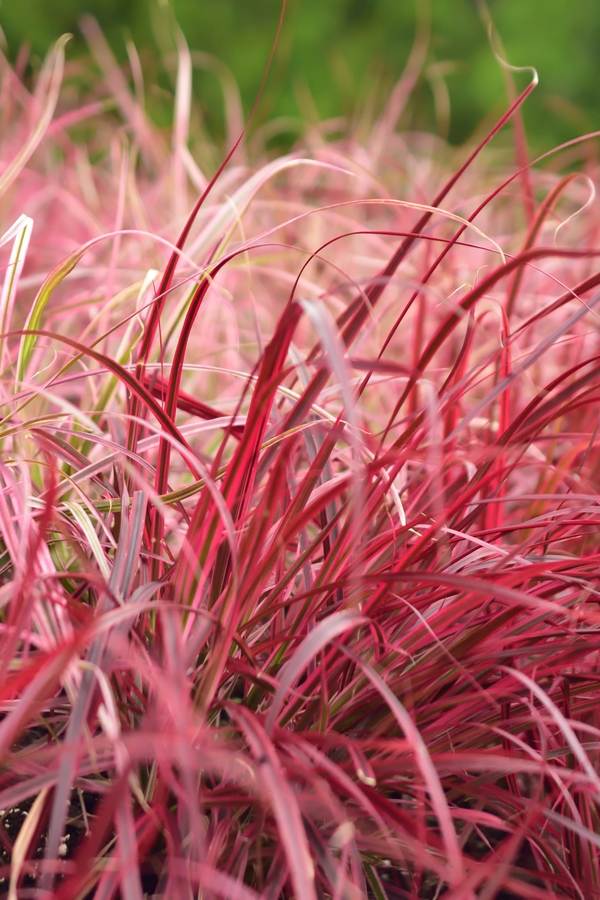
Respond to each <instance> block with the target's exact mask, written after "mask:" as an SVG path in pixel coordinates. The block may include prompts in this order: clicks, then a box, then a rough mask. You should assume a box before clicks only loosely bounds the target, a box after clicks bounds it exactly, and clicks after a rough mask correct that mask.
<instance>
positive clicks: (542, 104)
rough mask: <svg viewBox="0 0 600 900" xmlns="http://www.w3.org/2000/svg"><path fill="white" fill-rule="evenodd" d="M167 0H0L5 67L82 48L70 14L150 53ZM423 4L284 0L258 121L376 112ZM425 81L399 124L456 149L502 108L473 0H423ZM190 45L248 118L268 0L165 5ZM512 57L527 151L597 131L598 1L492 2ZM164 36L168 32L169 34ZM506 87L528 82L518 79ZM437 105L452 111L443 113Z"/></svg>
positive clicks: (211, 90)
mask: <svg viewBox="0 0 600 900" xmlns="http://www.w3.org/2000/svg"><path fill="white" fill-rule="evenodd" d="M167 2H168V0H1V5H0V24H1V26H2V29H3V31H4V34H5V37H6V42H7V47H8V51H7V52H8V55H9V57H10V58H12V59H14V58H15V57H16V54H17V52H18V49H19V47H20V46H21V44H23V43H24V42H28V43H29V44H30V46H31V49H32V52H33V58H34V62H35V58H36V57H40V58H41V57H42V56H43V55H44V54H45V52H46V50H47V49H48V47H49V45H50V44H51V43H52V41H53V40H55V39H56V37H58V36H59V35H60V34H62V33H63V32H65V31H71V32H73V33H74V34H75V36H76V39H75V41H74V42H73V43H72V44H71V46H70V50H69V52H70V54H71V55H75V54H77V53H82V52H85V42H84V40H83V38H82V37H81V35H80V34H79V33H78V24H77V23H78V20H79V17H80V16H81V15H82V14H83V13H85V12H87V13H91V14H92V15H93V16H95V17H96V18H97V20H98V21H99V23H100V25H101V26H102V28H103V30H104V32H105V34H106V36H107V37H108V39H109V41H110V43H111V45H112V47H113V49H114V50H115V53H116V54H117V56H118V57H119V58H120V59H121V60H124V59H126V49H125V41H126V39H127V38H129V39H132V40H133V41H134V42H135V44H136V46H137V47H138V49H139V50H140V51H141V52H142V60H143V61H144V60H146V61H147V60H148V59H151V58H152V55H151V54H152V51H151V49H150V48H152V47H154V48H155V49H156V47H157V44H160V43H161V40H162V38H163V37H164V32H165V21H166V19H167V18H168V15H167V13H166V11H165V9H164V8H163V10H162V13H161V12H160V10H159V7H160V6H161V4H162V6H163V7H164V6H165V4H166V3H167ZM428 5H429V4H427V3H426V0H289V2H288V8H287V13H286V17H285V21H284V26H283V30H282V34H281V38H280V41H279V45H278V49H277V53H276V57H275V62H274V66H273V69H272V71H271V75H270V77H269V81H268V85H267V89H266V92H265V96H264V98H263V101H262V102H261V107H260V111H259V115H258V122H259V123H260V121H264V120H265V119H266V118H269V117H271V116H273V115H295V116H297V115H298V114H300V115H302V116H303V117H305V118H309V119H310V118H311V117H314V118H316V117H317V116H319V117H321V118H322V117H335V116H339V115H349V114H351V113H352V112H353V111H354V112H355V111H356V110H357V109H360V108H361V107H362V108H363V109H364V108H365V107H367V106H368V105H369V104H370V103H372V104H374V106H375V108H378V105H379V108H380V107H381V105H382V104H383V102H384V100H385V97H386V96H387V95H389V91H390V90H391V88H392V87H393V84H394V81H395V79H397V77H398V76H399V74H400V73H401V71H402V69H403V67H404V65H405V63H406V60H407V58H408V55H409V53H410V49H411V45H412V41H413V38H414V33H415V27H416V19H417V16H418V15H420V16H421V17H424V16H425V14H426V7H427V6H428ZM430 7H431V37H430V43H429V50H428V55H427V60H426V64H425V67H424V70H423V74H422V76H421V78H420V81H419V84H418V85H417V87H416V90H415V92H414V95H413V98H412V101H411V104H410V107H409V109H408V111H407V113H406V116H405V118H404V120H403V122H402V124H403V126H405V127H415V128H422V129H428V130H433V131H437V132H438V133H441V134H443V135H444V136H446V135H447V136H449V138H450V140H451V141H453V142H455V143H459V142H461V141H463V140H464V139H466V138H467V137H468V136H469V135H470V134H471V133H472V132H473V131H474V129H476V128H477V127H478V126H480V125H481V123H482V122H483V121H484V119H485V120H488V121H491V120H492V119H494V118H496V117H497V116H498V115H499V114H500V113H501V111H502V110H503V109H504V108H505V106H506V102H507V101H506V87H505V83H504V76H503V73H502V69H501V67H500V65H499V64H498V62H497V61H496V59H495V58H494V54H493V52H492V50H491V48H490V44H489V41H488V37H487V33H486V28H485V26H484V24H483V22H482V18H481V15H480V10H479V4H478V2H477V0H431V3H430ZM170 8H171V10H172V11H173V13H174V15H175V17H176V19H177V21H178V22H179V24H180V26H181V28H182V30H183V32H184V34H185V36H186V39H187V41H188V43H189V45H190V47H191V48H192V49H196V50H203V51H206V52H208V53H212V54H215V55H217V56H218V57H219V58H221V59H222V60H224V61H225V62H226V63H227V65H228V66H229V67H230V69H231V71H232V72H233V74H234V76H235V78H236V79H237V81H238V84H239V85H240V88H241V92H242V97H243V100H244V106H245V111H246V112H248V110H249V109H250V107H251V105H252V101H253V99H254V97H255V95H256V92H257V90H258V86H259V84H260V81H261V77H262V74H263V71H264V67H265V64H266V61H267V58H268V54H269V49H270V45H271V42H272V39H273V35H274V33H275V29H276V25H277V21H278V17H279V11H280V2H279V0H170ZM488 8H489V11H490V13H491V15H492V18H493V20H494V22H495V24H496V26H497V28H498V32H499V34H500V37H501V39H502V41H503V44H504V48H505V51H506V54H507V57H508V59H509V61H510V62H511V63H512V64H513V65H517V66H527V65H530V66H535V68H536V69H537V70H538V73H539V78H540V84H539V87H538V88H537V89H536V91H535V92H534V95H533V97H531V98H530V99H529V100H528V101H527V105H526V107H525V110H524V118H525V124H526V129H527V135H528V139H529V143H530V146H531V147H532V148H533V149H535V150H546V149H549V148H550V147H552V146H554V145H555V144H557V143H559V142H561V141H564V140H567V139H569V138H571V137H575V136H577V135H579V134H582V133H584V132H586V131H591V130H594V129H596V128H599V127H600V114H599V112H600V0H576V2H574V0H568V2H567V0H489V2H488ZM167 30H168V29H167ZM196 78H197V81H196V83H195V87H196V90H197V93H198V94H199V95H200V97H201V98H202V100H203V102H204V103H205V106H206V110H207V114H208V115H209V118H210V116H213V117H214V121H215V123H218V118H219V112H218V108H219V104H220V91H219V89H218V85H217V84H216V83H215V79H214V77H212V76H207V75H206V74H204V75H202V74H198V75H197V76H196ZM515 80H516V83H517V86H518V87H519V88H522V87H523V86H524V85H525V84H526V83H527V80H528V76H527V75H526V74H524V73H521V74H516V75H515ZM448 103H449V110H450V114H449V116H448Z"/></svg>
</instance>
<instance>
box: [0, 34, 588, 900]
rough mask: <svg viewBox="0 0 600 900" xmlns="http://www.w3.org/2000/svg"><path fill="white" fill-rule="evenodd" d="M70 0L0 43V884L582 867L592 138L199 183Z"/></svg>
mask: <svg viewBox="0 0 600 900" xmlns="http://www.w3.org/2000/svg"><path fill="white" fill-rule="evenodd" d="M85 28H86V34H87V37H88V39H89V41H90V44H91V46H92V49H93V50H94V52H95V54H96V58H97V60H98V62H99V64H100V66H101V68H102V71H103V78H102V80H99V79H95V80H93V84H92V87H91V88H90V96H89V97H86V98H85V99H84V100H83V101H82V100H81V99H80V97H79V94H80V91H81V83H82V82H83V81H85V77H86V76H85V73H84V74H83V75H82V74H81V73H80V72H78V71H76V70H75V68H74V67H71V68H69V67H67V70H66V72H65V73H63V69H64V46H63V43H62V42H61V43H59V44H58V45H57V46H56V47H55V48H54V50H53V51H52V53H51V55H50V56H49V59H48V61H47V63H46V65H45V67H44V69H43V70H42V72H41V74H40V77H39V79H38V81H37V85H36V87H35V89H34V91H33V93H29V92H28V91H27V89H26V88H25V86H24V84H23V82H22V80H21V78H20V76H19V71H18V69H17V70H16V71H13V70H11V69H10V68H9V67H8V65H7V64H6V63H3V82H2V107H1V114H2V116H3V118H4V122H5V125H6V127H4V128H3V129H2V132H1V134H2V138H1V141H2V144H1V147H0V151H1V158H2V166H3V173H2V175H1V176H0V189H1V190H2V191H3V194H4V205H3V208H2V218H3V221H2V226H3V230H4V233H5V239H4V244H3V249H2V252H3V253H4V254H5V255H4V257H3V261H2V265H3V275H4V287H3V290H2V295H1V315H2V324H3V334H2V337H1V346H0V354H1V362H2V377H1V380H0V387H1V390H2V403H3V417H2V421H1V422H0V448H1V458H0V481H1V488H2V489H1V491H0V536H1V540H0V573H1V579H2V580H1V584H0V595H1V604H0V669H1V673H0V674H1V678H0V705H1V706H0V708H1V714H2V719H1V721H0V754H1V759H2V769H1V772H0V808H1V809H2V810H3V812H2V813H1V818H0V841H1V843H2V848H3V849H2V858H1V860H0V862H1V868H0V879H2V882H3V885H4V889H5V890H6V891H7V892H8V896H9V897H11V898H16V897H17V896H18V897H26V896H31V897H48V896H53V897H56V898H59V900H67V898H69V900H71V898H72V900H75V898H84V897H95V898H102V900H107V898H117V897H120V898H123V900H125V898H126V900H141V898H142V897H144V896H154V897H178V898H179V897H227V898H228V897H236V898H240V900H250V898H258V897H261V898H271V900H279V898H282V900H283V898H290V900H291V898H298V900H300V898H301V900H313V898H335V900H341V898H348V900H353V898H362V897H373V898H377V900H386V898H388V900H396V898H414V900H417V898H437V897H442V896H443V897H445V898H447V900H459V898H461V900H463V898H464V900H466V898H480V900H492V898H497V900H502V898H503V900H507V898H524V900H525V898H533V900H535V898H540V900H542V898H544V900H545V898H559V897H560V898H563V897H564V898H582V900H588V898H593V897H597V896H600V857H599V840H598V836H597V835H598V801H599V798H600V776H599V775H598V751H599V748H600V730H599V729H600V721H599V719H598V709H599V708H600V703H599V688H600V683H599V677H600V676H599V669H598V659H599V656H598V654H599V649H600V642H599V634H600V630H599V624H600V612H599V599H600V594H599V592H598V574H597V573H598V561H599V558H600V556H599V549H600V548H599V546H598V544H599V539H598V533H599V530H598V523H599V519H600V504H599V499H600V498H599V488H600V482H599V480H598V478H597V472H596V461H597V457H598V441H599V438H598V421H599V420H598V411H597V410H598V399H599V397H600V348H599V342H598V324H597V323H598V317H597V312H596V307H597V304H598V299H599V298H600V294H599V293H598V292H597V286H598V284H600V271H599V270H598V254H599V251H598V248H597V233H598V226H599V220H598V214H597V210H596V206H595V202H594V188H593V185H594V184H595V182H596V180H597V168H596V162H595V157H594V155H593V153H591V152H590V151H589V146H590V145H589V143H587V144H586V142H585V141H583V140H582V141H581V142H574V143H573V145H572V146H571V147H570V148H566V149H565V150H563V152H562V155H561V154H558V155H551V156H549V157H548V159H546V160H545V161H540V162H539V163H538V164H536V165H535V166H530V165H529V164H526V168H525V170H524V171H522V172H519V171H517V170H516V169H515V168H514V167H513V166H512V165H511V164H510V163H509V162H506V160H505V161H504V162H503V163H502V164H501V165H500V164H498V161H494V159H493V157H492V156H491V152H490V151H489V148H487V144H488V143H489V141H490V140H491V138H492V137H493V136H494V134H495V133H496V132H497V131H499V130H500V128H501V127H502V126H503V124H504V123H505V122H507V121H508V120H509V119H510V118H511V117H512V116H514V115H516V114H518V109H519V107H520V105H521V103H522V102H523V100H524V99H525V97H526V95H527V94H528V93H529V92H530V90H531V89H532V87H533V84H531V85H530V86H529V87H528V88H527V89H526V91H525V92H524V93H523V94H522V95H520V96H519V97H518V98H517V99H516V100H515V102H514V103H513V104H512V106H511V108H510V109H509V110H508V111H507V113H506V115H505V116H504V117H503V119H502V120H501V121H500V122H499V123H497V125H496V126H495V128H494V129H493V131H492V132H490V134H488V135H487V136H486V137H485V138H484V139H483V140H482V141H481V142H480V144H479V145H478V146H474V147H473V148H471V149H468V148H463V149H461V150H460V152H459V153H458V156H460V161H459V162H456V159H457V151H451V150H450V149H449V148H448V147H446V146H445V145H443V144H441V143H440V142H438V141H436V140H435V139H433V138H429V137H425V136H423V135H406V134H398V133H397V132H396V120H397V116H398V115H399V106H398V104H399V99H398V98H401V97H402V89H399V90H398V91H397V92H396V93H395V95H394V105H393V109H392V112H393V114H392V113H391V112H390V111H389V110H388V111H387V112H386V114H384V115H383V116H382V117H381V118H380V119H379V120H378V121H377V122H375V123H373V127H372V128H371V129H370V131H369V135H368V137H365V138H364V139H363V140H361V141H360V142H358V141H357V140H356V139H355V138H353V137H352V129H348V132H347V136H346V137H345V138H343V139H340V140H339V141H336V142H327V141H326V140H325V139H324V135H325V134H326V133H327V128H328V125H327V123H325V124H324V125H323V129H322V130H321V129H320V127H318V126H311V128H310V129H308V130H307V133H306V135H305V137H304V138H303V139H302V141H301V142H300V144H299V145H298V147H297V148H296V149H294V150H293V151H292V152H290V153H289V154H288V155H286V156H285V157H280V158H276V159H270V160H269V159H267V158H265V157H264V156H262V157H261V154H260V150H259V149H257V148H258V139H255V140H254V144H252V142H248V141H246V140H245V138H242V139H241V140H240V141H239V142H238V144H237V146H236V144H235V140H233V139H232V140H231V141H230V147H232V148H233V149H232V152H231V153H230V155H229V157H228V158H227V160H226V163H227V164H226V165H225V164H224V165H223V166H222V167H221V168H220V169H219V170H218V172H217V175H216V176H214V177H212V176H211V175H209V174H207V173H208V172H209V171H210V169H209V166H210V161H211V154H214V152H215V151H214V148H208V149H207V151H206V155H205V157H202V156H198V154H196V153H193V152H191V150H190V148H191V147H192V148H193V146H194V144H193V141H194V139H195V138H194V134H195V132H194V128H193V125H194V122H195V116H196V112H195V110H194V107H193V105H192V102H191V91H190V79H191V68H192V59H191V57H190V56H189V54H188V51H187V49H186V47H185V44H184V42H183V40H182V39H180V40H179V54H178V73H177V77H176V79H175V83H176V90H175V95H174V108H175V116H174V125H173V128H172V130H171V131H170V133H168V134H165V133H164V132H159V131H158V130H157V129H156V128H155V126H153V125H152V123H151V121H150V120H149V119H148V118H147V117H146V116H145V114H144V108H143V105H142V99H143V91H142V90H141V87H140V85H139V84H138V92H137V95H135V94H134V93H132V91H131V90H130V87H129V84H128V82H127V81H126V80H125V78H124V76H123V75H122V73H121V72H120V70H119V69H118V68H117V67H116V66H115V64H114V63H113V61H112V59H111V57H110V54H109V51H108V50H107V47H106V45H105V44H104V43H103V40H102V37H101V35H100V34H99V33H98V31H97V28H96V27H95V25H94V24H93V23H92V22H88V23H87V24H86V26H85ZM132 59H133V60H134V58H133V57H132ZM133 69H134V74H135V66H133ZM63 74H64V75H65V89H64V93H63V94H62V95H61V94H60V84H61V81H62V79H63ZM76 76H77V78H78V79H79V81H78V83H79V88H78V89H77V91H76V90H75V88H74V87H73V85H75V83H76V81H75V79H76ZM87 77H88V78H89V76H87ZM406 77H407V78H409V79H410V78H412V77H413V73H410V72H409V73H408V74H407V76H406ZM227 96H228V97H229V101H228V102H229V103H230V107H229V110H230V112H231V115H230V121H231V122H235V121H236V116H235V115H234V111H235V109H236V108H237V107H236V99H235V96H234V94H233V93H231V91H230V92H229V94H228V95H227ZM107 97H108V98H109V100H108V101H107V99H106V98H107ZM61 98H62V99H61ZM57 104H58V105H57ZM115 107H116V108H117V109H118V116H119V120H118V121H119V122H120V126H119V128H116V127H115V121H116V120H115V112H114V108H115ZM84 123H89V124H91V125H92V126H93V127H92V128H90V129H89V132H88V133H87V134H86V131H85V129H84V127H83V126H84ZM336 127H337V126H336ZM199 133H200V132H199ZM190 135H192V136H190ZM523 152H524V150H523V147H521V154H520V156H521V158H522V156H523ZM574 163H577V165H578V168H577V169H576V170H574V169H573V164H574ZM563 171H564V172H566V174H562V172H563ZM198 197H200V200H198ZM194 204H196V205H195V206H194ZM192 209H193V212H192V213H191V215H190V210H192ZM34 223H35V224H34Z"/></svg>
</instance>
